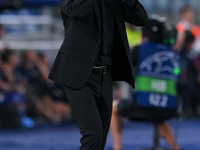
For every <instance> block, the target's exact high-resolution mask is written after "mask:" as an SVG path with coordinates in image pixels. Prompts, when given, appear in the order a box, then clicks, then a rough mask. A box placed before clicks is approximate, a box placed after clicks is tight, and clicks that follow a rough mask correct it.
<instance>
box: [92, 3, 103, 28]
mask: <svg viewBox="0 0 200 150" xmlns="http://www.w3.org/2000/svg"><path fill="white" fill-rule="evenodd" d="M98 7H99V6H98V4H97V1H96V0H95V3H94V7H93V9H94V12H95V15H96V18H97V23H98V26H99V31H100V29H101V23H100V22H101V20H100V19H101V18H100V17H101V15H100V12H99V8H98Z"/></svg>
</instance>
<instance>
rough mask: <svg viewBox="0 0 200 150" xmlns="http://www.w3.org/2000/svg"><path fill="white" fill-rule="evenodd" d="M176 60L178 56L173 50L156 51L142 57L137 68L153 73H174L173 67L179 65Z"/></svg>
mask: <svg viewBox="0 0 200 150" xmlns="http://www.w3.org/2000/svg"><path fill="white" fill-rule="evenodd" d="M177 60H178V56H177V55H176V54H175V53H174V52H169V51H162V52H157V53H154V54H152V55H150V56H149V57H147V58H146V59H144V60H143V62H142V63H141V65H140V66H139V70H142V71H145V72H149V73H154V74H166V73H167V74H174V68H178V67H179V63H178V61H177ZM169 64H171V65H169Z"/></svg>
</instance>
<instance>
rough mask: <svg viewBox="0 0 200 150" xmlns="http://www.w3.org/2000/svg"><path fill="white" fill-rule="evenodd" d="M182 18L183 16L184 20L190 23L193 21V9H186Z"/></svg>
mask: <svg viewBox="0 0 200 150" xmlns="http://www.w3.org/2000/svg"><path fill="white" fill-rule="evenodd" d="M183 18H184V20H186V21H188V22H191V23H192V22H193V21H194V11H193V10H192V9H188V10H187V11H186V12H185V13H184V14H183Z"/></svg>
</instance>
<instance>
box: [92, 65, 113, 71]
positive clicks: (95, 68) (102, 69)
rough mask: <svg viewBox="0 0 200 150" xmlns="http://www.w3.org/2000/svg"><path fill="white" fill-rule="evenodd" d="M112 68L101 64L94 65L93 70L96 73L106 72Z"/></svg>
mask: <svg viewBox="0 0 200 150" xmlns="http://www.w3.org/2000/svg"><path fill="white" fill-rule="evenodd" d="M109 70H110V67H107V66H99V67H94V68H93V72H95V73H106V72H108V71H109Z"/></svg>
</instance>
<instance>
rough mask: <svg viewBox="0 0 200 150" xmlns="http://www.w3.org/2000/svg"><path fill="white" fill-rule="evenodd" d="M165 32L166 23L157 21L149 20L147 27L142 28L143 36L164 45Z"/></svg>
mask: <svg viewBox="0 0 200 150" xmlns="http://www.w3.org/2000/svg"><path fill="white" fill-rule="evenodd" d="M163 32H164V23H163V22H161V21H158V20H156V19H149V21H148V22H147V24H146V25H144V26H143V27H142V36H143V37H147V38H148V39H149V41H151V42H156V43H162V42H163V41H162V40H163Z"/></svg>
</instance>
